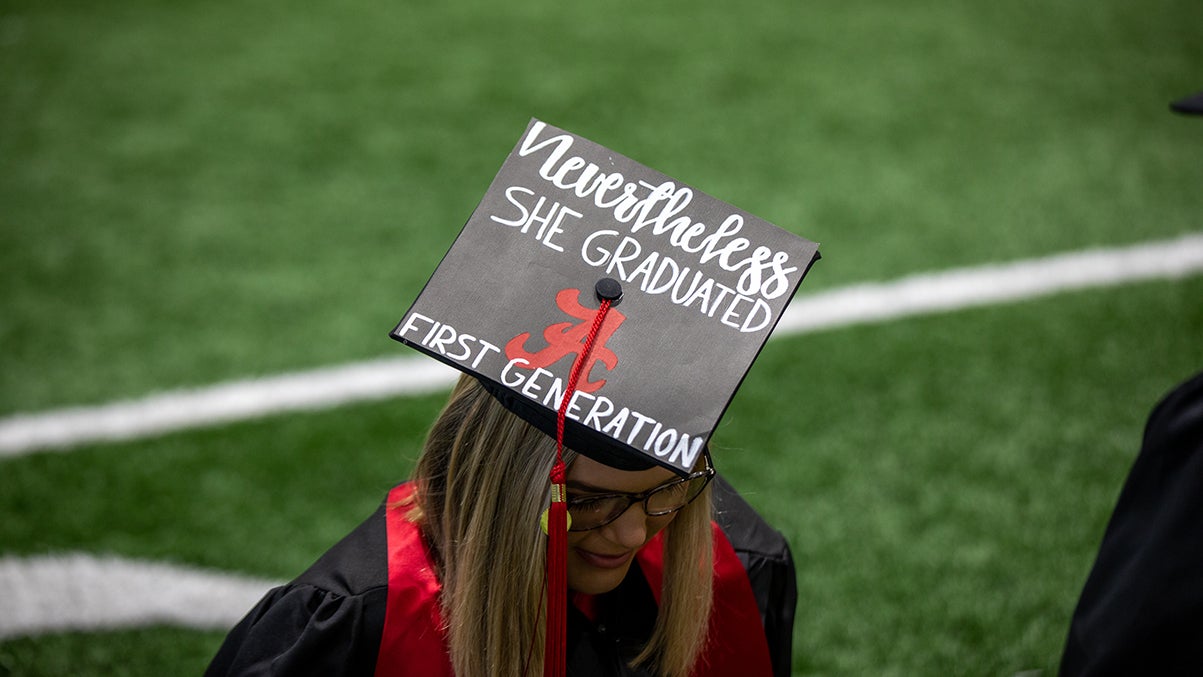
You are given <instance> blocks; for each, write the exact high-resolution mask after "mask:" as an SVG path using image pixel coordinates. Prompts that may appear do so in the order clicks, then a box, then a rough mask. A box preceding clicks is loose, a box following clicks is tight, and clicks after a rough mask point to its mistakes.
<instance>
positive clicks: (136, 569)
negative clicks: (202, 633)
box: [0, 553, 275, 640]
mask: <svg viewBox="0 0 1203 677" xmlns="http://www.w3.org/2000/svg"><path fill="white" fill-rule="evenodd" d="M273 585H275V583H273V582H272V581H267V580H262V579H255V578H250V577H246V576H235V575H231V574H228V573H222V572H214V571H205V570H202V569H197V568H194V567H183V566H176V565H172V564H164V563H161V562H141V561H137V560H129V559H122V558H117V557H98V556H95V555H87V554H83V553H64V554H60V555H47V556H40V557H13V556H4V557H0V600H3V601H4V612H3V613H0V640H3V639H5V638H9V637H18V636H22V635H37V634H43V633H48V632H67V631H73V630H83V631H88V630H112V629H117V628H136V627H145V626H149V625H179V626H183V627H188V628H196V629H201V630H210V629H213V630H225V629H228V628H230V627H231V626H233V625H234V624H235V623H237V622H238V619H240V618H242V616H243V615H244V614H246V612H247V611H249V610H250V609H251V607H252V606H253V605H254V604H255V602H257V601H258V600H259V598H260V597H262V596H263V593H265V592H267V591H268V590H269V589H270V588H271V587H272V586H273Z"/></svg>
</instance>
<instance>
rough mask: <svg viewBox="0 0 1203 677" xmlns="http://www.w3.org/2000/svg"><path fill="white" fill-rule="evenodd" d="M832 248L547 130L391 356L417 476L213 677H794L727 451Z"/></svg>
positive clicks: (503, 185) (765, 550)
mask: <svg viewBox="0 0 1203 677" xmlns="http://www.w3.org/2000/svg"><path fill="white" fill-rule="evenodd" d="M817 257H818V251H817V245H815V244H814V243H812V242H809V241H806V240H804V239H802V238H799V237H797V236H795V235H792V234H789V233H787V232H785V231H783V230H781V229H779V228H777V227H775V226H772V225H771V224H769V223H767V222H764V221H762V220H760V219H757V218H756V217H754V216H751V215H750V214H747V213H745V212H742V211H740V210H738V209H736V208H734V207H731V206H730V205H726V204H724V203H722V202H719V201H718V200H715V199H714V198H711V197H709V196H707V195H704V194H702V193H698V192H695V191H693V190H692V189H690V188H689V187H687V186H684V185H680V184H677V183H674V182H673V181H671V180H670V179H668V177H665V176H664V175H662V174H659V173H656V172H654V171H653V170H650V169H648V168H646V167H643V166H642V165H639V164H637V163H635V162H633V161H632V160H629V159H627V158H625V157H622V156H620V155H617V154H615V153H613V152H612V151H609V150H607V149H605V148H602V147H601V146H598V145H596V144H593V143H591V142H589V141H587V140H585V139H583V138H581V137H578V136H575V135H572V134H570V133H567V132H564V131H563V130H558V129H555V128H552V127H550V126H547V125H545V124H544V123H542V122H539V121H532V122H531V124H530V126H529V127H528V128H527V130H526V133H525V134H524V135H523V137H522V139H521V140H520V141H519V143H518V145H517V147H516V148H515V149H514V151H513V152H512V153H511V154H510V156H509V158H508V159H507V160H506V162H505V164H504V165H503V166H502V169H501V171H500V172H499V173H498V175H497V177H496V178H495V179H494V182H493V185H492V186H491V187H490V189H489V191H488V192H487V193H486V195H485V197H484V198H483V199H482V201H481V203H480V205H478V207H477V209H476V211H475V212H474V214H473V215H472V217H471V218H470V219H469V221H468V223H467V225H465V227H464V229H463V231H462V232H461V233H460V235H459V237H458V238H457V240H456V242H455V244H454V245H453V246H452V248H451V250H450V251H449V252H448V253H447V255H446V256H445V258H444V259H443V262H442V263H441V264H440V266H439V268H438V269H437V270H436V271H435V273H434V275H433V276H432V278H431V280H430V281H429V282H428V283H427V285H426V288H425V289H424V290H423V291H422V293H421V294H420V295H419V297H418V299H417V300H416V301H415V302H414V304H413V306H412V307H411V308H410V309H409V311H408V312H407V313H406V315H405V316H404V317H403V318H402V320H401V322H400V323H399V324H398V325H397V327H396V328H395V329H394V330H393V333H392V335H393V337H394V338H396V339H398V340H400V341H402V342H404V343H407V344H409V345H411V346H413V347H415V348H417V349H418V350H420V351H422V352H424V353H426V354H428V355H430V356H432V357H435V358H437V359H439V360H441V361H443V362H445V363H447V364H450V365H452V366H454V367H456V368H458V369H460V370H462V371H464V372H465V374H464V376H462V377H461V378H460V381H459V383H458V384H457V386H456V387H455V389H454V391H453V392H452V394H451V397H450V399H449V401H448V403H447V405H446V407H445V408H444V410H443V412H442V413H441V414H440V415H439V417H438V419H437V420H436V421H435V422H434V425H433V427H432V428H431V430H430V432H429V435H428V437H427V440H426V443H425V446H424V448H423V451H422V455H421V457H420V459H419V460H418V463H417V466H416V468H415V470H414V473H413V476H412V477H411V479H410V481H409V482H406V483H404V484H402V485H400V486H398V487H396V488H394V489H393V490H392V492H391V493H390V494H389V496H388V498H387V499H386V500H385V501H384V503H383V504H382V505H381V507H380V509H379V510H377V511H376V513H375V514H374V515H372V516H371V517H370V518H369V519H368V520H367V521H366V522H364V523H363V524H362V525H361V526H360V527H359V528H358V529H356V530H355V531H354V532H353V533H351V534H350V535H349V536H348V537H346V538H345V539H344V540H343V541H342V542H340V543H339V544H338V545H336V546H334V548H332V549H331V550H330V551H329V552H327V553H326V554H325V555H323V556H322V557H321V558H320V559H319V560H318V562H317V563H316V564H314V565H313V567H311V568H310V569H309V570H308V571H306V572H305V573H303V574H302V575H301V576H299V577H298V578H297V579H296V580H294V581H293V582H291V583H289V584H287V585H285V586H282V587H280V588H277V589H275V590H273V591H271V592H270V593H268V595H267V596H266V597H265V598H264V599H263V600H262V601H261V602H260V603H259V604H258V605H257V606H256V607H255V608H254V609H252V610H251V611H250V613H249V614H248V615H247V616H246V617H245V618H244V619H243V621H242V622H241V623H239V625H238V626H237V627H235V628H234V629H233V630H232V631H231V632H230V634H229V636H228V637H227V639H226V641H225V643H224V644H223V646H222V647H221V649H220V650H219V652H218V654H217V656H216V657H215V658H214V659H213V662H212V664H211V665H210V667H209V671H208V673H207V674H209V675H214V676H216V675H259V674H264V675H267V674H279V675H287V674H321V675H381V676H384V675H421V676H427V675H435V676H438V675H447V676H450V675H458V676H459V677H472V676H482V677H483V676H492V675H512V676H515V677H516V676H519V675H540V674H544V675H562V674H565V673H567V674H571V675H599V676H601V675H606V676H608V675H647V676H665V677H667V676H670V675H677V676H682V677H683V676H686V675H698V676H703V675H711V676H721V675H740V676H741V677H745V676H746V677H757V676H765V677H767V676H769V675H777V676H781V675H786V674H789V671H790V663H791V661H790V647H791V635H792V628H793V614H794V604H795V600H796V588H795V580H794V565H793V560H792V558H791V556H790V552H789V547H788V545H787V544H786V542H785V540H784V539H783V538H782V537H781V535H780V534H778V533H777V532H776V531H775V530H773V529H772V528H771V527H769V526H768V525H767V524H766V523H765V522H764V521H763V520H761V519H760V517H759V516H758V515H756V513H755V512H754V511H753V510H752V508H751V507H750V506H748V504H747V503H745V502H744V501H743V500H742V499H741V498H740V497H739V496H738V495H737V494H736V493H735V492H734V491H733V490H732V489H731V488H730V486H729V485H727V484H726V483H725V482H724V481H722V479H721V478H716V473H715V469H714V465H713V464H712V460H711V455H710V446H709V444H708V440H709V437H710V434H711V433H712V432H713V430H714V428H715V426H716V425H717V422H718V419H719V417H721V415H722V413H723V411H724V410H725V409H726V407H727V405H728V403H729V402H730V400H731V398H732V396H733V395H734V392H735V389H736V388H737V387H738V385H739V383H740V381H741V380H742V379H743V377H744V375H745V374H746V372H747V370H748V368H749V367H750V365H751V362H752V360H753V359H754V358H755V356H756V354H757V353H758V352H759V350H760V349H761V347H762V346H763V344H764V342H765V341H766V340H767V338H768V335H769V332H771V331H772V328H773V326H774V325H775V324H776V321H777V319H778V318H779V317H780V315H781V312H782V311H783V310H784V308H785V305H786V304H787V303H788V302H789V299H790V297H791V296H792V295H793V293H794V291H795V290H796V288H797V286H798V284H799V283H800V282H801V280H802V277H803V276H804V275H805V274H806V272H807V270H808V269H809V267H810V265H811V264H812V263H813V262H814V261H815V260H816V259H817Z"/></svg>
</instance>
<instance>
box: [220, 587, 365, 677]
mask: <svg viewBox="0 0 1203 677" xmlns="http://www.w3.org/2000/svg"><path fill="white" fill-rule="evenodd" d="M387 595H388V590H387V588H385V589H380V590H375V591H371V592H368V593H366V594H363V595H353V596H346V595H340V594H338V593H333V592H329V591H326V590H321V589H318V588H314V587H312V586H308V585H298V584H290V585H286V586H283V587H280V588H276V589H275V590H272V591H271V592H269V593H268V594H267V596H266V597H264V598H263V600H262V601H260V602H259V604H258V605H257V606H256V607H255V608H254V609H252V610H251V612H250V613H249V614H247V616H246V618H244V619H243V620H242V622H240V623H239V624H238V625H237V626H235V627H234V629H233V630H231V631H230V634H229V635H228V636H227V637H226V641H225V643H224V644H222V646H221V649H220V650H218V652H217V655H216V656H215V657H214V658H213V662H212V663H211V664H210V665H209V669H208V670H206V671H205V675H206V677H217V676H219V675H248V676H249V675H256V676H257V675H347V676H348V677H349V676H351V675H356V676H363V677H371V676H372V674H373V672H374V671H375V669H376V654H377V653H378V652H379V649H380V630H379V628H383V626H384V609H385V603H386V602H385V600H386V598H387Z"/></svg>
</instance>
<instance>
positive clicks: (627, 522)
mask: <svg viewBox="0 0 1203 677" xmlns="http://www.w3.org/2000/svg"><path fill="white" fill-rule="evenodd" d="M602 529H603V530H604V531H605V536H606V538H608V539H609V540H611V541H613V542H614V543H617V544H619V545H621V546H622V547H624V548H629V549H631V550H634V549H635V548H641V547H643V545H644V544H645V543H647V515H646V514H645V513H644V512H643V504H641V503H639V502H635V503H632V504H631V506H630V507H628V508H627V510H626V512H624V513H622V514H621V515H619V516H618V519H616V520H614V521H613V522H610V523H609V524H607V525H606V526H604V527H602Z"/></svg>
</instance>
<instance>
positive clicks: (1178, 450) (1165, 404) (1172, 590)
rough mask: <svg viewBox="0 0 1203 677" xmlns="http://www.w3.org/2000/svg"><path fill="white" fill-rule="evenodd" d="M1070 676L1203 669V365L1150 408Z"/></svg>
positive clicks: (1077, 636) (1073, 639) (1072, 641)
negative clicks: (1187, 379)
mask: <svg viewBox="0 0 1203 677" xmlns="http://www.w3.org/2000/svg"><path fill="white" fill-rule="evenodd" d="M1061 674H1062V675H1200V674H1203V373H1200V374H1197V375H1196V376H1195V377H1194V378H1192V379H1190V380H1189V381H1187V382H1185V383H1183V384H1182V385H1180V386H1178V387H1177V388H1176V389H1175V390H1174V391H1173V392H1171V393H1170V394H1169V395H1168V396H1166V398H1165V399H1163V400H1162V401H1161V403H1160V404H1158V405H1157V407H1156V408H1155V409H1154V410H1153V413H1152V415H1150V416H1149V422H1148V425H1147V427H1146V428H1145V436H1144V444H1143V445H1142V447H1141V451H1140V456H1139V457H1137V459H1136V463H1135V464H1134V465H1133V466H1132V470H1131V472H1130V473H1129V474H1128V480H1127V482H1126V483H1125V484H1124V489H1123V492H1122V493H1121V494H1120V497H1119V502H1118V503H1117V504H1116V506H1115V512H1113V513H1112V515H1111V522H1110V523H1109V524H1108V526H1107V532H1106V534H1105V535H1104V536H1103V544H1102V546H1101V547H1100V548H1099V554H1098V558H1097V559H1096V560H1095V563H1094V568H1093V569H1092V570H1091V572H1090V577H1089V578H1088V579H1087V580H1086V586H1085V588H1083V590H1082V596H1081V598H1079V600H1078V607H1077V609H1076V610H1075V611H1074V616H1073V621H1072V623H1071V625H1070V629H1069V639H1068V641H1067V643H1066V647H1065V654H1064V655H1063V656H1062V659H1061Z"/></svg>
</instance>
